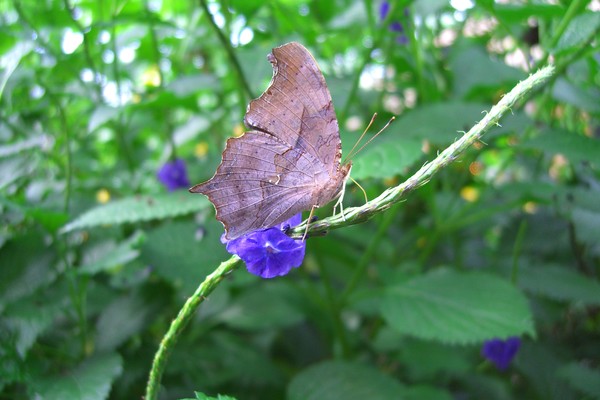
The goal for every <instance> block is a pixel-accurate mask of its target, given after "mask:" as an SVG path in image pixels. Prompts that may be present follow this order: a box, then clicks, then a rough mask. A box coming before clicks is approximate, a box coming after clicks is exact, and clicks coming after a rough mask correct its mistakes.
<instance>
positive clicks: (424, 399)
mask: <svg viewBox="0 0 600 400" xmlns="http://www.w3.org/2000/svg"><path fill="white" fill-rule="evenodd" d="M402 398H403V399H406V400H433V399H435V400H452V399H454V397H453V396H452V395H451V394H450V392H448V391H446V390H442V389H439V388H436V387H434V386H427V385H418V386H411V387H408V388H407V389H406V392H405V393H404V396H403V397H402Z"/></svg>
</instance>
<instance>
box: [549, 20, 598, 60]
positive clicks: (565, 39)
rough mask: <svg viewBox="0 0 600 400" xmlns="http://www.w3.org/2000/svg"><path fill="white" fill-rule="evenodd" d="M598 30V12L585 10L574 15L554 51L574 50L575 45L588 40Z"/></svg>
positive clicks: (596, 33)
mask: <svg viewBox="0 0 600 400" xmlns="http://www.w3.org/2000/svg"><path fill="white" fill-rule="evenodd" d="M599 30H600V13H597V12H587V13H584V14H580V15H577V16H575V18H573V19H572V20H571V22H570V23H569V26H568V27H567V29H566V30H565V32H564V33H563V34H562V35H561V37H560V39H559V40H558V43H557V44H556V47H555V48H554V51H555V52H556V53H560V52H563V51H565V50H574V48H576V47H577V46H580V45H583V44H585V43H587V42H588V40H590V39H591V38H592V37H593V36H594V35H596V36H597V35H598V31H599Z"/></svg>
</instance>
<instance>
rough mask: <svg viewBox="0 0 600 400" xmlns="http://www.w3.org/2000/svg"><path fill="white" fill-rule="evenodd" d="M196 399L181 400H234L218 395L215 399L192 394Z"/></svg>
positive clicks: (233, 399)
mask: <svg viewBox="0 0 600 400" xmlns="http://www.w3.org/2000/svg"><path fill="white" fill-rule="evenodd" d="M194 394H195V395H196V397H195V398H194V399H182V400H236V398H235V397H231V396H225V395H222V394H218V395H217V397H212V396H208V395H205V394H204V393H200V392H194Z"/></svg>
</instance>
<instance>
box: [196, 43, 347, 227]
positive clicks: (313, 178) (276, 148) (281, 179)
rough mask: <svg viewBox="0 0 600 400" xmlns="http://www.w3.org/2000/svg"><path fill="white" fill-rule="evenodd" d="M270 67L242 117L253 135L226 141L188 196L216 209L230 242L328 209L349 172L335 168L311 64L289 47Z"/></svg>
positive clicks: (331, 126)
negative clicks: (210, 171) (199, 196)
mask: <svg viewBox="0 0 600 400" xmlns="http://www.w3.org/2000/svg"><path fill="white" fill-rule="evenodd" d="M269 61H270V62H271V64H272V65H273V79H272V80H271V84H270V85H269V87H268V88H267V90H266V91H265V92H264V93H263V94H262V95H261V96H260V97H259V98H258V99H256V100H253V101H252V102H250V104H249V105H248V110H247V112H246V116H245V122H246V125H247V126H248V127H250V128H253V130H252V131H249V132H246V133H245V134H244V135H242V136H241V137H239V138H232V139H229V140H228V141H227V146H226V148H225V150H224V151H223V160H222V162H221V164H220V165H219V167H218V168H217V172H216V173H215V175H214V176H213V177H212V178H211V179H210V180H209V181H207V182H205V183H202V184H199V185H196V186H194V187H193V188H191V189H190V191H191V192H195V193H203V194H205V195H207V196H208V198H209V200H210V201H211V202H212V203H213V204H214V206H215V209H216V210H217V219H218V220H219V221H221V222H222V223H223V225H224V226H225V236H226V237H227V239H235V238H237V237H240V236H243V235H244V234H246V233H249V232H252V231H254V230H256V229H261V228H269V227H272V226H275V225H278V224H280V223H282V222H284V221H285V220H287V219H289V218H291V217H292V216H294V215H295V214H297V213H298V212H301V211H304V210H308V209H310V208H311V207H313V206H321V205H323V204H326V203H328V202H329V201H331V200H332V199H333V198H334V197H335V196H336V195H337V194H338V193H339V191H340V189H341V185H343V182H344V179H345V177H346V175H347V172H348V170H349V165H348V168H342V169H340V158H341V142H340V136H339V129H338V124H337V119H336V117H335V111H334V109H333V105H332V102H331V95H330V94H329V91H328V89H327V85H326V84H325V79H324V78H323V75H322V74H321V71H320V70H319V67H318V66H317V63H316V61H315V60H314V58H313V57H312V56H311V55H310V53H309V52H308V50H306V49H305V48H304V47H303V46H302V45H300V44H298V43H293V42H292V43H288V44H286V45H283V46H281V47H278V48H275V49H273V53H272V54H270V55H269Z"/></svg>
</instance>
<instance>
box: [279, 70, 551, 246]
mask: <svg viewBox="0 0 600 400" xmlns="http://www.w3.org/2000/svg"><path fill="white" fill-rule="evenodd" d="M554 73H555V67H554V66H553V65H549V66H546V67H544V68H542V69H541V70H539V71H538V72H536V73H535V74H533V75H531V76H530V77H529V78H527V79H526V80H524V81H522V82H519V83H518V84H517V86H515V87H514V89H513V90H511V91H510V92H509V93H507V94H506V95H505V96H504V97H503V98H502V99H501V100H500V101H499V102H498V104H496V105H495V106H494V107H492V109H491V110H490V112H489V113H487V114H486V115H485V117H484V118H483V119H482V120H481V121H479V122H478V123H477V124H476V125H475V126H474V127H472V128H471V129H470V130H469V131H468V132H467V133H465V134H464V135H463V136H462V137H461V138H460V139H458V140H457V141H456V142H454V143H453V144H451V145H450V146H448V147H447V148H446V149H445V150H444V151H443V152H442V153H440V155H438V156H437V157H436V158H435V159H434V160H433V161H431V162H429V163H426V164H425V165H423V166H422V167H421V168H420V169H419V170H418V171H417V172H415V174H413V176H411V177H410V178H408V179H407V180H406V181H405V182H403V183H402V184H400V185H398V186H396V187H393V188H389V189H387V190H386V191H384V192H383V193H382V194H381V195H379V196H378V197H377V198H375V199H373V200H371V201H369V202H367V203H365V204H364V205H363V206H361V207H352V208H348V209H346V212H345V213H344V215H341V214H337V215H333V216H331V217H329V218H324V219H322V220H320V221H317V222H312V223H311V224H310V227H309V229H308V232H309V233H310V234H313V235H323V234H325V233H326V232H327V231H329V230H331V229H339V228H342V227H345V226H349V225H355V224H358V223H361V222H364V221H367V220H369V219H371V218H373V216H375V215H377V214H379V213H380V212H383V211H385V210H387V209H388V208H390V207H391V206H393V205H394V204H396V203H398V202H399V201H401V200H402V199H404V198H405V197H406V196H407V195H408V194H409V193H410V192H412V191H413V190H415V189H417V188H419V187H421V186H423V185H425V184H426V183H427V182H429V180H430V179H431V178H432V177H433V175H435V174H436V173H437V172H439V171H440V170H441V169H443V168H444V167H446V166H447V165H448V164H450V163H451V162H452V161H454V160H455V159H456V158H457V157H458V156H459V155H460V154H461V153H462V152H463V151H465V150H466V149H467V148H468V147H470V146H471V145H472V144H473V143H475V142H476V141H478V140H479V138H480V137H481V136H482V135H483V134H484V133H485V132H486V131H487V130H489V129H490V128H492V127H494V126H496V125H498V121H500V118H501V117H502V116H503V115H504V114H505V113H506V112H509V111H511V109H512V107H514V106H515V105H516V103H517V101H519V100H523V99H525V98H526V97H527V96H528V95H529V94H530V93H531V92H532V91H533V90H534V89H536V88H539V87H541V86H542V85H543V84H545V83H547V82H548V80H549V79H550V78H551V77H552V76H553V75H554ZM306 223H307V222H306V221H304V222H303V223H302V224H300V225H298V226H297V227H295V228H294V229H292V230H291V232H290V236H291V237H293V238H301V237H302V236H303V235H304V232H305V231H306Z"/></svg>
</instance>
